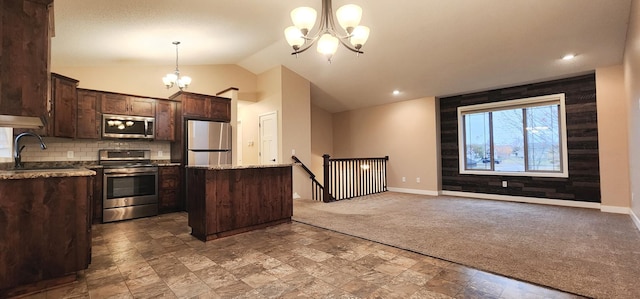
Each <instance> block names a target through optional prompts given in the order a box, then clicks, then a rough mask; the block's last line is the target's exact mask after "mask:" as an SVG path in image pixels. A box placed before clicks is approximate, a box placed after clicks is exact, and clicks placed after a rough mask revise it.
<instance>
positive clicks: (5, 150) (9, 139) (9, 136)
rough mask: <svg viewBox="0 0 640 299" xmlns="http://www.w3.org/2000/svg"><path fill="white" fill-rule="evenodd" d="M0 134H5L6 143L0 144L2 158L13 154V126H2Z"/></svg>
mask: <svg viewBox="0 0 640 299" xmlns="http://www.w3.org/2000/svg"><path fill="white" fill-rule="evenodd" d="M0 134H2V135H5V138H6V143H2V144H0V160H2V159H5V158H11V157H12V156H13V128H10V127H0Z"/></svg>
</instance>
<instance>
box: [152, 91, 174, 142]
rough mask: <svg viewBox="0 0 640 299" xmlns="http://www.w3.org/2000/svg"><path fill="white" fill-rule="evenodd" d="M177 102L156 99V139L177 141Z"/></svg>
mask: <svg viewBox="0 0 640 299" xmlns="http://www.w3.org/2000/svg"><path fill="white" fill-rule="evenodd" d="M175 118H176V102H173V101H162V100H158V101H156V138H155V139H156V140H165V141H175V139H176V126H175Z"/></svg>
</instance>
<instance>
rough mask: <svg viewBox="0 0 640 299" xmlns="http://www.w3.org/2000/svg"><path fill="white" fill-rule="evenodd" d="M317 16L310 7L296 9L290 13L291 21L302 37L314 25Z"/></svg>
mask: <svg viewBox="0 0 640 299" xmlns="http://www.w3.org/2000/svg"><path fill="white" fill-rule="evenodd" d="M317 15H318V14H317V13H316V10H315V9H313V8H311V7H298V8H296V9H294V10H292V11H291V21H293V25H294V26H296V27H297V28H298V29H300V32H302V34H303V35H307V33H308V32H309V30H311V28H313V25H314V24H315V23H316V17H317Z"/></svg>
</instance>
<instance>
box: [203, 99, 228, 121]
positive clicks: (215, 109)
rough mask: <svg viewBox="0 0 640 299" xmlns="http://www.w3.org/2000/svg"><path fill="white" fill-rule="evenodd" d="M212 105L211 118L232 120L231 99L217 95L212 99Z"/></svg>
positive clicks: (209, 116)
mask: <svg viewBox="0 0 640 299" xmlns="http://www.w3.org/2000/svg"><path fill="white" fill-rule="evenodd" d="M210 105H211V107H210V108H209V111H208V113H209V115H208V118H209V119H213V120H216V121H222V122H230V121H231V100H229V99H226V98H219V97H215V98H211V99H210Z"/></svg>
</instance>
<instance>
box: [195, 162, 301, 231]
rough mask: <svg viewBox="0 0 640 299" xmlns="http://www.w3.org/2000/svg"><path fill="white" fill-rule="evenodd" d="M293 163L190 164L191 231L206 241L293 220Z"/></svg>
mask: <svg viewBox="0 0 640 299" xmlns="http://www.w3.org/2000/svg"><path fill="white" fill-rule="evenodd" d="M291 171H292V170H291V166H281V167H261V168H234V169H209V168H206V167H188V168H187V169H186V175H187V180H186V181H187V201H188V202H189V226H191V229H192V233H191V234H192V235H193V236H195V237H196V238H198V239H200V240H203V241H206V240H212V239H216V238H219V237H224V236H229V235H233V234H237V233H242V232H246V231H250V230H253V229H258V228H262V227H266V226H269V225H276V224H280V223H285V222H289V221H291V216H292V214H293V195H292V176H291Z"/></svg>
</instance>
